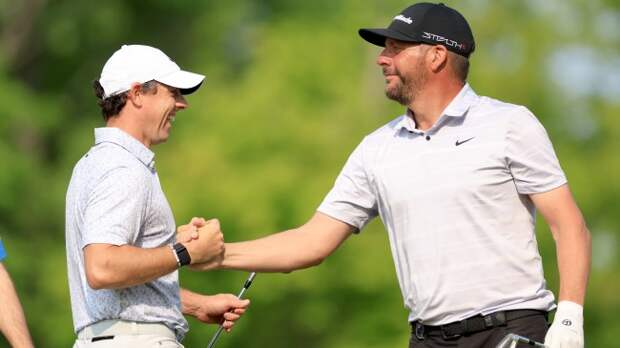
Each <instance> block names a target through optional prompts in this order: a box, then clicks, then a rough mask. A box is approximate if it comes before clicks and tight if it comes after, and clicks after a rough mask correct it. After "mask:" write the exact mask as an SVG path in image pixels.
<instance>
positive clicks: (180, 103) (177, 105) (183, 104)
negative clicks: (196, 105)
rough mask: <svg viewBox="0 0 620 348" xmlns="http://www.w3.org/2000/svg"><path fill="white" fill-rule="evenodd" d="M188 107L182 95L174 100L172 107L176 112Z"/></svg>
mask: <svg viewBox="0 0 620 348" xmlns="http://www.w3.org/2000/svg"><path fill="white" fill-rule="evenodd" d="M188 106H189V103H188V102H187V100H186V99H185V96H184V95H182V94H179V95H178V96H177V97H176V99H175V102H174V107H175V108H176V109H177V110H183V109H186V108H187V107H188Z"/></svg>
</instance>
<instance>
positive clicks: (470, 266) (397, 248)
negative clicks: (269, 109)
mask: <svg viewBox="0 0 620 348" xmlns="http://www.w3.org/2000/svg"><path fill="white" fill-rule="evenodd" d="M565 183H566V178H565V176H564V173H563V172H562V169H561V168H560V165H559V163H558V159H557V157H556V155H555V153H554V151H553V147H552V145H551V142H550V141H549V137H548V136H547V133H546V132H545V129H544V128H543V126H542V125H541V124H540V122H539V121H538V120H537V119H536V117H535V116H534V115H533V114H532V113H531V112H530V111H529V110H528V109H527V108H525V107H523V106H518V105H513V104H508V103H504V102H501V101H498V100H495V99H491V98H488V97H480V96H478V95H476V93H475V92H474V91H473V90H472V89H471V88H470V86H469V85H465V86H464V87H463V89H462V90H461V91H460V93H459V94H458V95H457V96H456V97H455V98H454V100H453V101H452V102H451V103H450V104H449V105H448V106H447V107H446V109H445V110H444V112H443V113H442V116H441V117H440V118H439V120H438V121H437V122H436V124H435V125H433V127H432V128H430V129H429V130H427V131H424V132H423V131H420V130H418V129H415V123H414V121H413V119H412V118H411V117H409V116H408V115H402V116H400V117H398V118H397V119H395V120H393V121H392V122H390V123H388V124H387V125H385V126H383V127H381V128H380V129H378V130H377V131H375V132H373V133H372V134H370V135H368V136H367V137H365V138H364V140H363V141H362V142H361V143H360V144H359V145H358V147H357V148H356V149H355V151H354V152H353V153H352V154H351V156H350V157H349V159H348V161H347V163H346V165H345V166H344V168H343V170H342V172H341V173H340V175H339V176H338V178H337V180H336V183H335V186H334V187H333V189H332V190H331V191H330V192H329V194H328V195H327V197H326V198H325V200H324V201H323V203H322V204H321V205H320V207H319V208H318V211H320V212H322V213H324V214H326V215H329V216H331V217H333V218H336V219H338V220H341V221H343V222H345V223H347V224H350V225H352V226H354V227H356V228H357V229H359V230H362V228H363V227H364V226H365V225H366V224H367V223H368V222H369V221H370V220H371V219H372V218H374V217H375V216H377V215H380V216H381V219H382V220H383V224H384V225H385V227H386V229H387V231H388V234H389V239H390V247H391V250H392V255H393V258H394V263H395V266H396V273H397V276H398V280H399V283H400V288H401V291H402V294H403V299H404V302H405V306H406V307H407V308H408V309H409V310H410V314H409V321H414V320H420V321H421V322H423V323H425V324H427V325H441V324H446V323H450V322H454V321H458V320H462V319H465V318H468V317H471V316H474V315H477V314H483V315H484V314H488V313H491V312H495V311H498V310H510V309H525V308H528V309H541V310H551V309H553V307H554V304H553V301H554V297H553V294H552V293H551V292H550V291H549V290H547V289H546V287H545V279H544V275H543V269H542V263H541V258H540V255H539V253H538V246H537V242H536V236H535V233H534V224H535V221H534V220H535V215H536V212H535V208H534V205H533V203H532V201H531V200H530V198H529V196H528V195H529V194H533V193H540V192H546V191H549V190H552V189H554V188H557V187H559V186H561V185H563V184H565Z"/></svg>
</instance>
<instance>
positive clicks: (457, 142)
mask: <svg viewBox="0 0 620 348" xmlns="http://www.w3.org/2000/svg"><path fill="white" fill-rule="evenodd" d="M473 138H475V137H471V138H469V139H465V140H463V141H460V140H458V139H457V140H456V144H454V145H456V146H459V145H463V144H465V143H466V142H468V141H470V140H472V139H473Z"/></svg>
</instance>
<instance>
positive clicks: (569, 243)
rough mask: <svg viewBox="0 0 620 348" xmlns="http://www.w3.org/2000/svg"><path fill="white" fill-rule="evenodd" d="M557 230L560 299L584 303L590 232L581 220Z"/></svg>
mask: <svg viewBox="0 0 620 348" xmlns="http://www.w3.org/2000/svg"><path fill="white" fill-rule="evenodd" d="M563 228H564V231H556V232H555V233H554V236H555V238H556V253H557V259H558V270H559V273H560V295H559V301H571V302H575V303H578V304H580V305H583V303H584V299H585V293H586V287H587V283H588V276H589V273H590V260H591V250H592V248H591V244H592V243H591V238H590V232H589V231H588V229H587V227H586V226H585V224H584V223H583V221H581V222H580V223H577V224H576V225H572V226H566V227H563Z"/></svg>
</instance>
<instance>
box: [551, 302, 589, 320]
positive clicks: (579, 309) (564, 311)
mask: <svg viewBox="0 0 620 348" xmlns="http://www.w3.org/2000/svg"><path fill="white" fill-rule="evenodd" d="M555 315H556V316H558V315H560V316H566V317H571V318H583V306H582V305H580V304H578V303H575V302H572V301H560V302H559V303H558V309H557V310H556V312H555Z"/></svg>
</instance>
